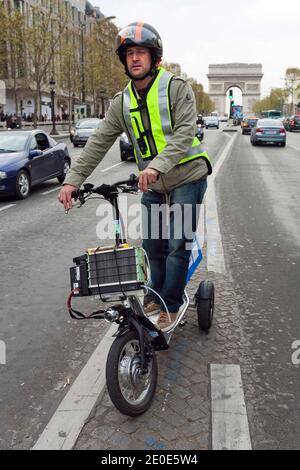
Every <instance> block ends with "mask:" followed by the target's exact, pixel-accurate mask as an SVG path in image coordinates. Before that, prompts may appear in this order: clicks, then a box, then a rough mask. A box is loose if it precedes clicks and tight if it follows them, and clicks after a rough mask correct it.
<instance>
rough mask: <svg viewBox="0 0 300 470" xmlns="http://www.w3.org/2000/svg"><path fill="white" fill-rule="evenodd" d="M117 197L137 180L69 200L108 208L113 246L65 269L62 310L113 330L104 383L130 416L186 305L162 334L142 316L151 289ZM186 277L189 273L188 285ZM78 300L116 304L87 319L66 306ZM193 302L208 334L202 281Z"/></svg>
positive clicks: (141, 407) (138, 408)
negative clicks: (67, 287)
mask: <svg viewBox="0 0 300 470" xmlns="http://www.w3.org/2000/svg"><path fill="white" fill-rule="evenodd" d="M121 193H131V194H137V193H138V178H137V177H136V176H135V175H131V176H130V178H129V180H126V181H119V182H117V183H114V184H112V185H107V184H102V185H101V186H99V187H94V186H93V185H91V184H84V185H83V189H78V190H76V191H74V192H73V193H72V197H73V198H74V199H75V200H78V201H79V203H80V206H79V207H81V206H82V205H83V204H84V203H85V202H86V200H87V199H89V198H91V196H93V198H94V197H95V195H96V197H100V198H101V199H105V200H107V201H109V202H110V203H111V204H112V207H113V216H114V221H115V225H114V226H115V245H114V246H112V247H98V248H92V249H88V250H87V252H86V253H85V254H84V255H82V256H79V257H77V258H74V260H73V261H74V263H75V266H72V267H71V268H70V278H71V293H70V295H69V298H68V302H67V306H68V311H69V313H70V315H71V317H72V318H74V319H77V320H83V319H89V318H98V319H104V320H106V321H107V322H109V323H116V324H117V325H118V330H117V332H116V333H115V335H114V336H115V340H114V342H113V343H112V345H111V348H110V351H109V353H108V357H107V362H106V384H107V389H108V393H109V396H110V398H111V400H112V402H113V403H114V405H115V406H116V408H117V409H118V410H119V411H120V412H121V413H123V414H125V415H128V416H132V417H134V416H138V415H141V414H143V413H145V411H147V410H148V409H149V407H150V405H151V402H152V400H153V397H154V394H155V390H156V385H157V376H158V367H157V358H156V351H162V350H166V349H168V348H169V344H170V341H171V337H172V335H173V333H174V330H175V329H176V328H177V326H178V325H184V321H183V318H184V315H185V313H186V311H187V309H188V307H189V304H190V301H189V297H188V295H187V293H186V291H185V293H184V303H183V306H182V307H181V309H180V313H179V315H178V318H177V319H176V322H175V323H174V324H173V325H171V328H170V329H169V330H167V331H162V330H160V329H159V328H158V326H157V319H158V318H157V317H158V316H156V317H155V316H151V317H148V316H147V315H146V314H145V312H144V308H143V301H141V299H143V298H144V296H145V295H146V294H147V293H149V290H151V288H150V287H149V286H148V285H147V284H148V282H149V278H150V267H149V261H148V258H147V254H146V252H145V251H144V250H143V248H141V247H135V246H129V245H128V244H127V242H126V239H125V237H124V225H123V221H122V217H121V214H120V212H119V206H118V196H119V194H121ZM191 275H192V272H191V271H189V277H188V280H189V279H190V277H191ZM153 293H155V292H154V291H153ZM156 294H157V293H156ZM157 295H158V294H157ZM82 296H99V299H100V300H101V301H102V302H118V303H116V304H114V305H113V306H111V307H109V308H108V309H106V310H97V311H95V312H92V313H90V314H88V315H87V314H84V313H82V312H80V311H78V310H75V309H74V308H73V307H72V300H73V299H74V298H76V297H82ZM161 301H162V302H163V299H161ZM194 301H195V307H196V310H197V317H198V324H199V327H200V328H201V329H202V330H205V331H208V330H209V328H210V326H211V323H212V320H213V312H214V285H213V283H212V282H210V281H207V280H206V281H202V282H201V283H200V285H199V287H198V289H197V292H196V294H195V296H194ZM166 311H168V310H167V307H166Z"/></svg>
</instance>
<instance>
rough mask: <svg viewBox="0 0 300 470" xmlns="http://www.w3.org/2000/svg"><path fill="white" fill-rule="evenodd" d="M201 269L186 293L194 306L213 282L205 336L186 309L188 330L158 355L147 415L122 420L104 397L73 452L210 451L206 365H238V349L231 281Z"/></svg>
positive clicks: (178, 332)
mask: <svg viewBox="0 0 300 470" xmlns="http://www.w3.org/2000/svg"><path fill="white" fill-rule="evenodd" d="M202 263H203V262H202ZM202 263H201V264H200V267H199V270H198V271H197V272H196V273H195V274H194V277H193V278H192V280H191V281H190V283H189V285H188V293H189V295H190V299H191V300H193V295H194V293H195V292H196V290H197V288H198V285H199V282H200V281H201V280H202V279H209V280H211V281H213V282H214V284H215V313H214V322H213V326H212V328H211V330H210V331H209V333H208V334H207V333H204V332H202V331H201V330H199V327H198V322H197V315H196V311H195V310H194V309H193V308H190V309H189V310H188V312H187V315H186V319H187V324H186V325H185V326H184V327H182V328H177V330H176V332H175V333H174V335H173V337H172V339H171V342H170V349H169V350H168V351H164V352H158V353H157V359H158V367H159V377H158V384H157V390H156V394H155V398H154V400H153V403H152V406H151V408H150V410H148V412H146V413H145V414H144V415H142V416H140V417H137V418H130V417H126V416H123V415H121V414H120V413H119V412H118V410H116V408H115V407H114V406H113V404H112V403H111V401H110V398H109V396H108V393H107V391H105V393H104V396H103V397H102V399H101V400H100V401H99V402H98V404H97V405H96V407H95V409H94V410H93V412H92V414H91V416H90V418H89V420H88V422H87V423H86V425H85V426H84V427H83V429H82V431H81V433H80V435H79V437H78V439H77V442H76V444H75V446H74V448H75V449H104V450H106V449H109V450H112V449H113V450H139V449H141V450H168V449H177V450H178V449H180V450H202V449H203V450H204V449H211V448H212V429H211V427H212V425H211V384H210V365H211V364H240V363H241V360H242V349H243V348H242V345H241V343H242V335H241V330H240V326H239V315H238V310H237V307H236V302H235V295H234V291H233V287H232V284H231V282H230V279H229V277H228V276H226V275H220V274H215V273H210V272H207V271H206V269H205V265H204V266H203V265H202ZM201 265H202V266H201ZM238 439H239V437H237V440H238Z"/></svg>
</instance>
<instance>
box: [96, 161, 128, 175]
mask: <svg viewBox="0 0 300 470" xmlns="http://www.w3.org/2000/svg"><path fill="white" fill-rule="evenodd" d="M123 163H124V162H120V163H116V164H115V165H112V166H109V167H108V168H105V169H104V170H101V173H105V171H108V170H111V169H112V168H115V167H116V166H119V165H123Z"/></svg>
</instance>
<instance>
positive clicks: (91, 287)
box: [70, 246, 148, 296]
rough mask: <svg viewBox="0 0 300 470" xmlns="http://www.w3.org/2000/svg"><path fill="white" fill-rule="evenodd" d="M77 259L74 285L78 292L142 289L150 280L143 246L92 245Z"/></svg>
mask: <svg viewBox="0 0 300 470" xmlns="http://www.w3.org/2000/svg"><path fill="white" fill-rule="evenodd" d="M73 261H74V262H75V265H76V266H73V267H72V268H71V269H70V275H71V287H72V290H74V291H75V295H78V296H85V295H97V294H100V295H101V294H109V293H116V292H125V291H132V290H138V289H141V287H142V286H143V285H144V284H146V283H147V281H148V279H147V277H148V276H147V265H146V259H145V253H144V250H143V249H142V248H139V247H128V246H126V247H121V248H111V247H109V248H108V247H102V248H91V249H89V250H87V253H86V254H85V255H83V256H80V257H78V258H75V259H74V260H73Z"/></svg>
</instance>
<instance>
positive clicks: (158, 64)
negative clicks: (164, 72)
mask: <svg viewBox="0 0 300 470" xmlns="http://www.w3.org/2000/svg"><path fill="white" fill-rule="evenodd" d="M161 62H162V58H161V57H159V59H157V61H156V62H155V67H159V66H160V64H161Z"/></svg>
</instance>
